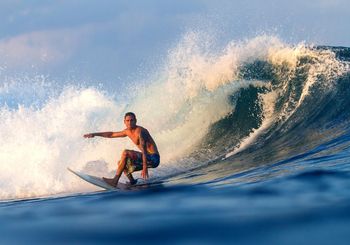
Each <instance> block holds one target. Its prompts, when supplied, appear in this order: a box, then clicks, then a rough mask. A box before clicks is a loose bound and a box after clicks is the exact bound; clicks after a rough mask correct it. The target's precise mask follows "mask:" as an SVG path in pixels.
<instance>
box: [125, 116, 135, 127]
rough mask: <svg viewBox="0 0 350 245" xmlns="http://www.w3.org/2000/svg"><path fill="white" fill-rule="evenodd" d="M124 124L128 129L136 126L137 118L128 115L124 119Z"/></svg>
mask: <svg viewBox="0 0 350 245" xmlns="http://www.w3.org/2000/svg"><path fill="white" fill-rule="evenodd" d="M124 124H125V126H126V127H127V128H128V129H133V128H135V127H136V118H135V117H133V116H126V117H125V119H124Z"/></svg>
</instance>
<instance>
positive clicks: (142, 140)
mask: <svg viewBox="0 0 350 245" xmlns="http://www.w3.org/2000/svg"><path fill="white" fill-rule="evenodd" d="M140 145H141V151H142V173H141V175H142V177H143V178H144V179H147V178H148V169H147V147H146V141H145V138H144V132H142V131H141V133H140Z"/></svg>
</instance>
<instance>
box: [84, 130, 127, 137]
mask: <svg viewBox="0 0 350 245" xmlns="http://www.w3.org/2000/svg"><path fill="white" fill-rule="evenodd" d="M95 136H100V137H105V138H119V137H126V133H125V132H124V130H123V131H120V132H100V133H90V134H84V138H93V137H95Z"/></svg>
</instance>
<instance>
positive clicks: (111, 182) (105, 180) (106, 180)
mask: <svg viewBox="0 0 350 245" xmlns="http://www.w3.org/2000/svg"><path fill="white" fill-rule="evenodd" d="M102 179H103V181H104V182H106V183H107V184H109V185H111V186H114V187H117V185H118V182H116V181H115V180H114V178H112V179H109V178H105V177H102Z"/></svg>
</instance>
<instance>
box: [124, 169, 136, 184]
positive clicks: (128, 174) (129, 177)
mask: <svg viewBox="0 0 350 245" xmlns="http://www.w3.org/2000/svg"><path fill="white" fill-rule="evenodd" d="M124 174H125V176H126V177H127V178H128V179H129V181H130V184H131V185H135V184H136V182H137V181H136V180H135V179H134V177H133V176H132V174H131V173H128V171H126V170H124Z"/></svg>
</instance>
